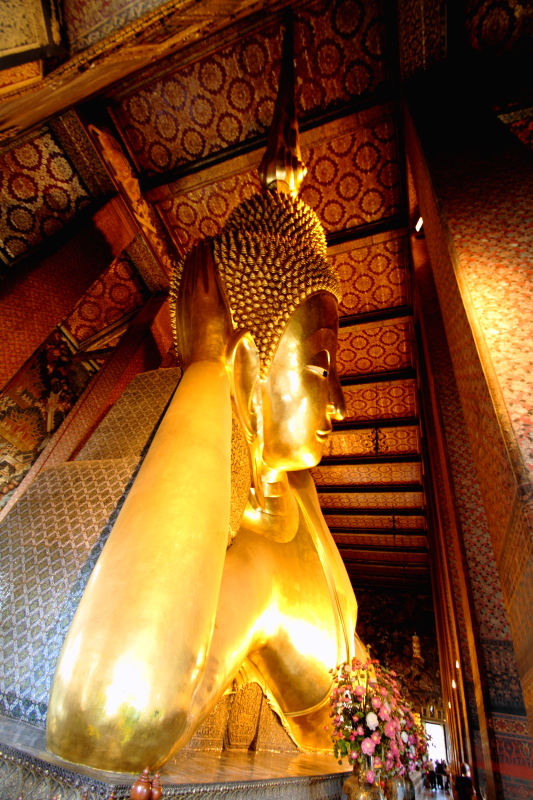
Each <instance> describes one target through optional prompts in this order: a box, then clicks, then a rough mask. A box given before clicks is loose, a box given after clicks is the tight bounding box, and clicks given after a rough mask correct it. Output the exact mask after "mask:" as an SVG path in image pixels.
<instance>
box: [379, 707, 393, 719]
mask: <svg viewBox="0 0 533 800" xmlns="http://www.w3.org/2000/svg"><path fill="white" fill-rule="evenodd" d="M378 717H379V718H380V719H382V720H386V719H390V711H389V707H388V706H387V705H386V704H385V703H384V704H383V705H382V706H381V708H380V709H379V711H378Z"/></svg>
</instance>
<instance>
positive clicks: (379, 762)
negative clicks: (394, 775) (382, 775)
mask: <svg viewBox="0 0 533 800" xmlns="http://www.w3.org/2000/svg"><path fill="white" fill-rule="evenodd" d="M372 766H373V767H374V769H380V767H382V766H383V761H382V760H381V758H380V757H379V756H374V759H373V761H372Z"/></svg>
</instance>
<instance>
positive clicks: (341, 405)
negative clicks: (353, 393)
mask: <svg viewBox="0 0 533 800" xmlns="http://www.w3.org/2000/svg"><path fill="white" fill-rule="evenodd" d="M346 413H347V411H346V400H345V399H344V392H343V391H342V386H341V382H340V380H339V376H338V375H337V370H331V371H330V373H329V403H328V416H329V418H330V419H336V420H337V421H339V422H340V421H341V420H342V419H344V417H345V416H346Z"/></svg>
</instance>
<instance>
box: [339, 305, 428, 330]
mask: <svg viewBox="0 0 533 800" xmlns="http://www.w3.org/2000/svg"><path fill="white" fill-rule="evenodd" d="M412 316H413V309H412V307H411V306H392V307H390V308H380V309H378V310H377V311H367V312H366V314H351V315H350V316H346V317H340V319H339V328H353V327H354V326H355V325H368V324H369V323H371V322H383V323H386V322H389V320H395V321H397V320H398V318H401V317H412Z"/></svg>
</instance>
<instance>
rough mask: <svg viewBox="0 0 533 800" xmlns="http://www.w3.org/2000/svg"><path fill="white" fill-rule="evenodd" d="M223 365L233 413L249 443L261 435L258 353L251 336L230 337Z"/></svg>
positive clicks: (234, 335) (235, 334) (237, 333)
mask: <svg viewBox="0 0 533 800" xmlns="http://www.w3.org/2000/svg"><path fill="white" fill-rule="evenodd" d="M226 364H227V367H228V372H229V378H230V386H231V396H232V399H233V402H234V404H235V410H236V412H237V416H238V418H239V422H240V423H241V425H242V429H243V431H244V435H245V437H246V441H247V442H248V444H250V443H251V442H252V441H253V440H254V439H256V438H257V436H260V437H261V438H262V436H263V430H262V428H263V425H262V422H263V418H262V413H261V410H262V408H261V387H260V384H259V381H260V372H259V371H260V361H259V352H258V350H257V347H256V346H255V342H254V339H253V336H252V334H251V333H249V332H248V331H245V330H238V331H235V332H234V333H233V334H232V336H231V339H230V340H229V342H228V346H227V348H226Z"/></svg>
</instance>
